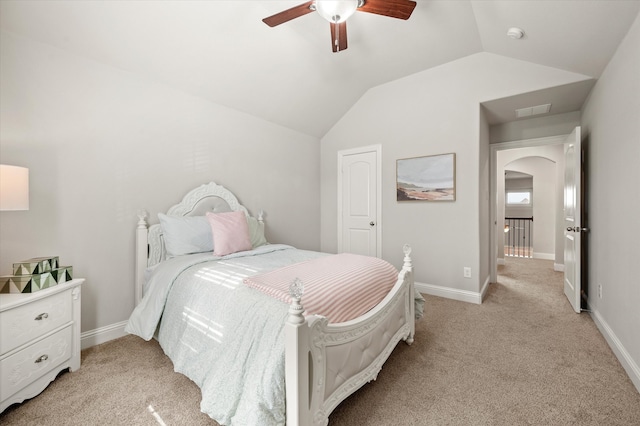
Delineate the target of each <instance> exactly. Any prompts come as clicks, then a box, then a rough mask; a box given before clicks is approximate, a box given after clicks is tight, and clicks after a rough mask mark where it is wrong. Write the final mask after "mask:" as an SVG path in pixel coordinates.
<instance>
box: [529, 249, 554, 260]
mask: <svg viewBox="0 0 640 426" xmlns="http://www.w3.org/2000/svg"><path fill="white" fill-rule="evenodd" d="M533 258H534V259H542V260H555V259H556V255H555V254H553V253H536V252H535V251H534V252H533Z"/></svg>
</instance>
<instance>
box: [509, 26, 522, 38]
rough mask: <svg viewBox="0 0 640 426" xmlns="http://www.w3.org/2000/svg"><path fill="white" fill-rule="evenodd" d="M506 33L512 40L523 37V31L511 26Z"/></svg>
mask: <svg viewBox="0 0 640 426" xmlns="http://www.w3.org/2000/svg"><path fill="white" fill-rule="evenodd" d="M507 35H508V36H509V37H511V38H512V39H514V40H518V39H521V38H522V37H524V31H523V30H522V29H520V28H516V27H512V28H509V31H507Z"/></svg>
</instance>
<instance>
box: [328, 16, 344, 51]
mask: <svg viewBox="0 0 640 426" xmlns="http://www.w3.org/2000/svg"><path fill="white" fill-rule="evenodd" d="M329 25H331V49H333V51H334V52H340V51H341V50H346V49H347V21H344V22H341V23H339V24H334V23H333V22H329Z"/></svg>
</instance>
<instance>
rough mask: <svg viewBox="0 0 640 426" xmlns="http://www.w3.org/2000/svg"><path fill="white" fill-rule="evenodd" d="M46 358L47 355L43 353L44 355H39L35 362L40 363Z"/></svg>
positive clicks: (47, 357)
mask: <svg viewBox="0 0 640 426" xmlns="http://www.w3.org/2000/svg"><path fill="white" fill-rule="evenodd" d="M48 359H49V355H47V354H44V355H40V356H39V357H38V358H36V361H35V362H36V364H39V363H41V362H43V361H46V360H48Z"/></svg>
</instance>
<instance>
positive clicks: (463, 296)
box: [415, 278, 489, 305]
mask: <svg viewBox="0 0 640 426" xmlns="http://www.w3.org/2000/svg"><path fill="white" fill-rule="evenodd" d="M488 284H489V279H488V278H487V281H486V284H485V286H483V291H482V292H481V293H476V292H473V291H468V290H458V289H457V288H451V287H442V286H439V285H433V284H424V283H418V282H416V283H415V286H416V290H418V291H419V292H420V293H424V294H429V295H431V296H438V297H444V298H446V299H453V300H459V301H461V302H468V303H475V304H476V305H480V304H481V303H482V298H483V296H484V292H485V291H486V290H485V287H486V288H488Z"/></svg>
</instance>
